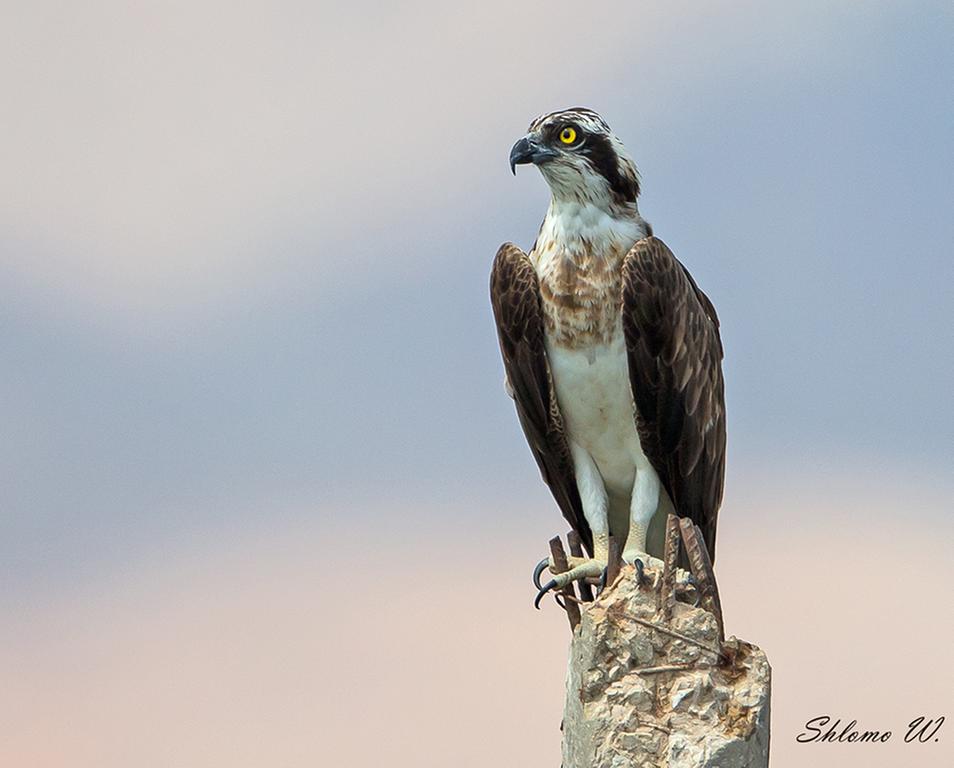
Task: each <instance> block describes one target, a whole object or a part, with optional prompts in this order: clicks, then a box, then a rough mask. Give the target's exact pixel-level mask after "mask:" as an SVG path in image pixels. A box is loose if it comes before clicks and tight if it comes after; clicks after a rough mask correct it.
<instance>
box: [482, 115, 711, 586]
mask: <svg viewBox="0 0 954 768" xmlns="http://www.w3.org/2000/svg"><path fill="white" fill-rule="evenodd" d="M526 163H533V164H534V165H536V166H537V168H539V170H540V172H541V173H542V174H543V177H544V178H545V179H546V182H547V184H548V185H549V187H550V192H551V199H550V207H549V209H548V210H547V214H546V217H545V218H544V220H543V224H542V225H541V227H540V232H539V234H538V235H537V239H536V242H535V243H534V245H533V247H532V248H531V249H530V252H529V253H524V252H523V251H522V250H521V249H520V248H518V247H517V246H516V245H514V244H513V243H504V244H503V245H502V246H501V247H500V249H499V250H498V252H497V256H496V258H495V259H494V264H493V270H492V273H491V278H490V293H491V301H492V304H493V311H494V317H495V319H496V323H497V332H498V337H499V341H500V350H501V353H502V355H503V362H504V368H505V370H506V382H505V385H506V388H507V391H508V393H509V394H510V395H511V396H512V397H513V399H514V402H515V404H516V409H517V416H518V417H519V420H520V424H521V426H522V427H523V431H524V434H525V435H526V438H527V441H528V442H529V444H530V449H531V451H532V452H533V455H534V458H535V459H536V461H537V464H538V466H539V468H540V471H541V473H542V475H543V479H544V481H545V482H546V483H547V485H548V486H549V487H550V490H551V492H552V493H553V496H554V498H555V500H556V502H557V504H558V506H559V507H560V509H561V511H562V512H563V515H564V516H565V517H566V519H567V520H568V521H569V523H570V525H571V526H572V527H573V529H574V530H576V531H577V532H578V533H579V535H580V538H581V539H582V541H583V544H584V547H585V549H586V554H587V556H586V557H583V558H579V557H571V558H570V566H571V568H570V570H569V571H567V572H565V573H561V574H557V575H556V577H555V578H554V579H553V580H551V581H550V582H549V583H548V584H546V585H545V586H543V587H542V588H540V592H539V594H538V596H537V603H538V604H539V599H540V597H541V596H542V595H543V594H545V592H546V591H547V590H549V589H560V588H563V587H564V586H566V585H567V584H568V583H570V582H571V581H574V580H577V579H584V578H590V577H599V576H601V575H605V568H606V565H607V561H608V557H609V536H610V534H612V535H613V536H614V537H616V538H618V539H619V540H620V541H624V542H625V544H624V546H623V560H624V562H626V563H629V564H631V565H633V564H635V565H637V567H638V568H639V569H640V571H641V570H642V567H643V565H644V564H645V563H646V562H649V561H651V562H653V564H654V565H656V566H657V567H658V558H659V557H661V556H662V549H663V536H664V532H665V521H666V517H667V514H668V513H671V512H675V513H676V514H678V515H679V516H681V517H688V518H690V519H691V520H692V521H693V522H694V523H696V524H697V525H698V526H699V527H700V528H701V530H702V534H703V538H704V540H705V543H706V546H707V548H708V550H709V556H710V557H711V558H713V559H714V557H715V535H716V518H717V515H718V511H719V505H720V503H721V501H722V487H723V477H724V471H725V441H726V430H725V399H724V385H723V377H722V341H721V339H720V336H719V320H718V317H717V316H716V312H715V308H714V307H713V306H712V302H710V301H709V299H708V297H707V296H706V295H705V294H704V293H703V292H702V290H701V289H700V288H699V287H698V286H697V285H696V282H695V280H693V278H692V276H691V275H690V274H689V272H688V270H687V269H686V268H685V267H684V266H683V265H682V264H681V263H680V262H679V261H678V260H677V259H676V257H675V256H674V255H673V254H672V251H670V250H669V248H668V247H667V246H666V244H665V243H664V242H663V241H662V240H660V239H658V238H657V237H655V236H654V235H653V231H652V228H651V227H650V225H649V224H648V223H647V222H646V221H645V220H644V219H643V218H642V216H640V213H639V208H638V207H637V204H636V199H637V197H638V196H639V191H640V188H639V175H638V173H637V171H636V166H635V165H634V163H633V161H632V160H631V159H630V157H629V155H628V153H627V152H626V150H625V149H624V147H623V145H622V143H621V142H620V140H619V139H618V138H617V137H616V136H615V135H614V134H613V133H612V131H611V130H610V128H609V126H608V125H607V124H606V122H605V121H604V120H603V118H602V117H600V116H599V115H598V114H597V113H596V112H593V111H592V110H590V109H585V108H581V107H577V108H573V109H567V110H562V111H559V112H552V113H550V114H547V115H544V116H542V117H539V118H537V119H536V120H534V121H533V122H532V123H531V124H530V128H529V130H528V132H527V134H526V135H525V136H524V137H523V138H521V139H520V140H519V141H517V142H516V144H514V145H513V148H512V149H511V151H510V167H511V170H512V171H513V172H514V173H516V166H517V165H520V164H526ZM637 561H639V562H637ZM550 566H551V570H552V568H553V564H552V562H551V563H550ZM543 567H544V564H541V566H540V568H539V569H538V572H537V574H535V581H536V583H537V586H538V587H539V572H540V571H541V570H542V568H543Z"/></svg>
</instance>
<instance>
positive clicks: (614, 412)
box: [547, 327, 647, 495]
mask: <svg viewBox="0 0 954 768" xmlns="http://www.w3.org/2000/svg"><path fill="white" fill-rule="evenodd" d="M547 355H548V357H549V359H550V368H551V370H552V373H553V383H554V387H555V388H556V395H557V401H558V403H559V405H560V412H561V413H562V415H563V420H564V423H565V426H566V430H567V436H568V437H569V438H570V439H571V440H573V441H574V442H576V443H577V444H578V445H579V446H580V447H582V448H584V449H585V450H586V451H587V452H588V453H589V454H590V455H591V456H592V457H593V460H594V461H595V462H596V465H597V467H598V468H599V470H600V474H601V475H602V476H603V482H604V483H605V485H606V489H607V491H609V492H610V493H612V494H617V495H628V494H629V492H630V490H631V489H632V486H633V480H634V479H635V474H636V468H637V466H645V465H646V463H647V462H646V458H645V456H644V454H643V451H642V449H641V448H640V444H639V436H638V434H637V433H636V423H635V421H634V418H633V397H632V391H631V389H630V383H629V369H628V367H627V361H626V346H625V343H624V340H623V332H622V327H619V328H618V329H617V332H616V333H615V334H613V337H612V338H611V340H610V341H609V343H607V344H599V345H595V346H591V347H588V348H586V349H569V348H566V347H564V346H561V345H558V344H553V343H552V342H548V345H547Z"/></svg>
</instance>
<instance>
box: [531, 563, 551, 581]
mask: <svg viewBox="0 0 954 768" xmlns="http://www.w3.org/2000/svg"><path fill="white" fill-rule="evenodd" d="M549 565H550V558H549V557H545V558H543V559H542V560H541V561H540V562H539V563H537V567H536V568H534V569H533V586H535V587H536V588H537V589H543V587H541V586H540V574H541V573H543V572H544V571H545V570H546V569H547V566H549Z"/></svg>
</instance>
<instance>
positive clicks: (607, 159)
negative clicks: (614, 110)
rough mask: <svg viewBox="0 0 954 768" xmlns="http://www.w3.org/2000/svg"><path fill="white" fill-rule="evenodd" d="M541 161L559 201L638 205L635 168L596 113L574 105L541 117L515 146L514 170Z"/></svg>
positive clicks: (540, 164) (511, 161)
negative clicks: (519, 166)
mask: <svg viewBox="0 0 954 768" xmlns="http://www.w3.org/2000/svg"><path fill="white" fill-rule="evenodd" d="M526 163H533V164H534V165H536V166H537V167H538V168H539V169H540V172H541V173H542V174H543V177H544V178H545V179H546V181H547V184H549V186H550V191H551V192H552V194H553V197H554V199H564V200H576V201H580V202H583V201H589V202H592V203H595V204H598V205H602V204H606V205H616V206H621V205H630V204H632V205H635V203H636V198H637V196H638V195H639V174H638V173H637V171H636V166H635V164H634V163H633V161H632V160H631V159H630V157H629V155H628V154H627V152H626V149H625V148H624V147H623V143H622V142H621V141H620V140H619V139H618V138H616V136H615V135H614V134H613V132H612V131H611V130H610V127H609V126H608V125H607V124H606V121H605V120H603V118H602V117H600V116H599V115H598V114H597V113H596V112H594V111H593V110H591V109H585V108H583V107H573V108H572V109H565V110H561V111H559V112H551V113H550V114H548V115H543V116H542V117H538V118H537V119H536V120H534V121H533V122H532V123H530V127H529V129H528V130H527V135H526V136H524V137H523V138H522V139H520V140H519V141H518V142H517V143H516V144H514V145H513V148H512V149H511V150H510V170H511V171H513V172H514V173H516V172H517V170H516V168H517V166H518V165H524V164H526Z"/></svg>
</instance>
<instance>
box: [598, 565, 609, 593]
mask: <svg viewBox="0 0 954 768" xmlns="http://www.w3.org/2000/svg"><path fill="white" fill-rule="evenodd" d="M608 577H609V566H606V567H605V568H604V569H603V572H602V573H601V574H600V583H599V584H597V586H596V596H597V597H599V596H600V595H602V594H603V590H604V589H606V579H607V578H608Z"/></svg>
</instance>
